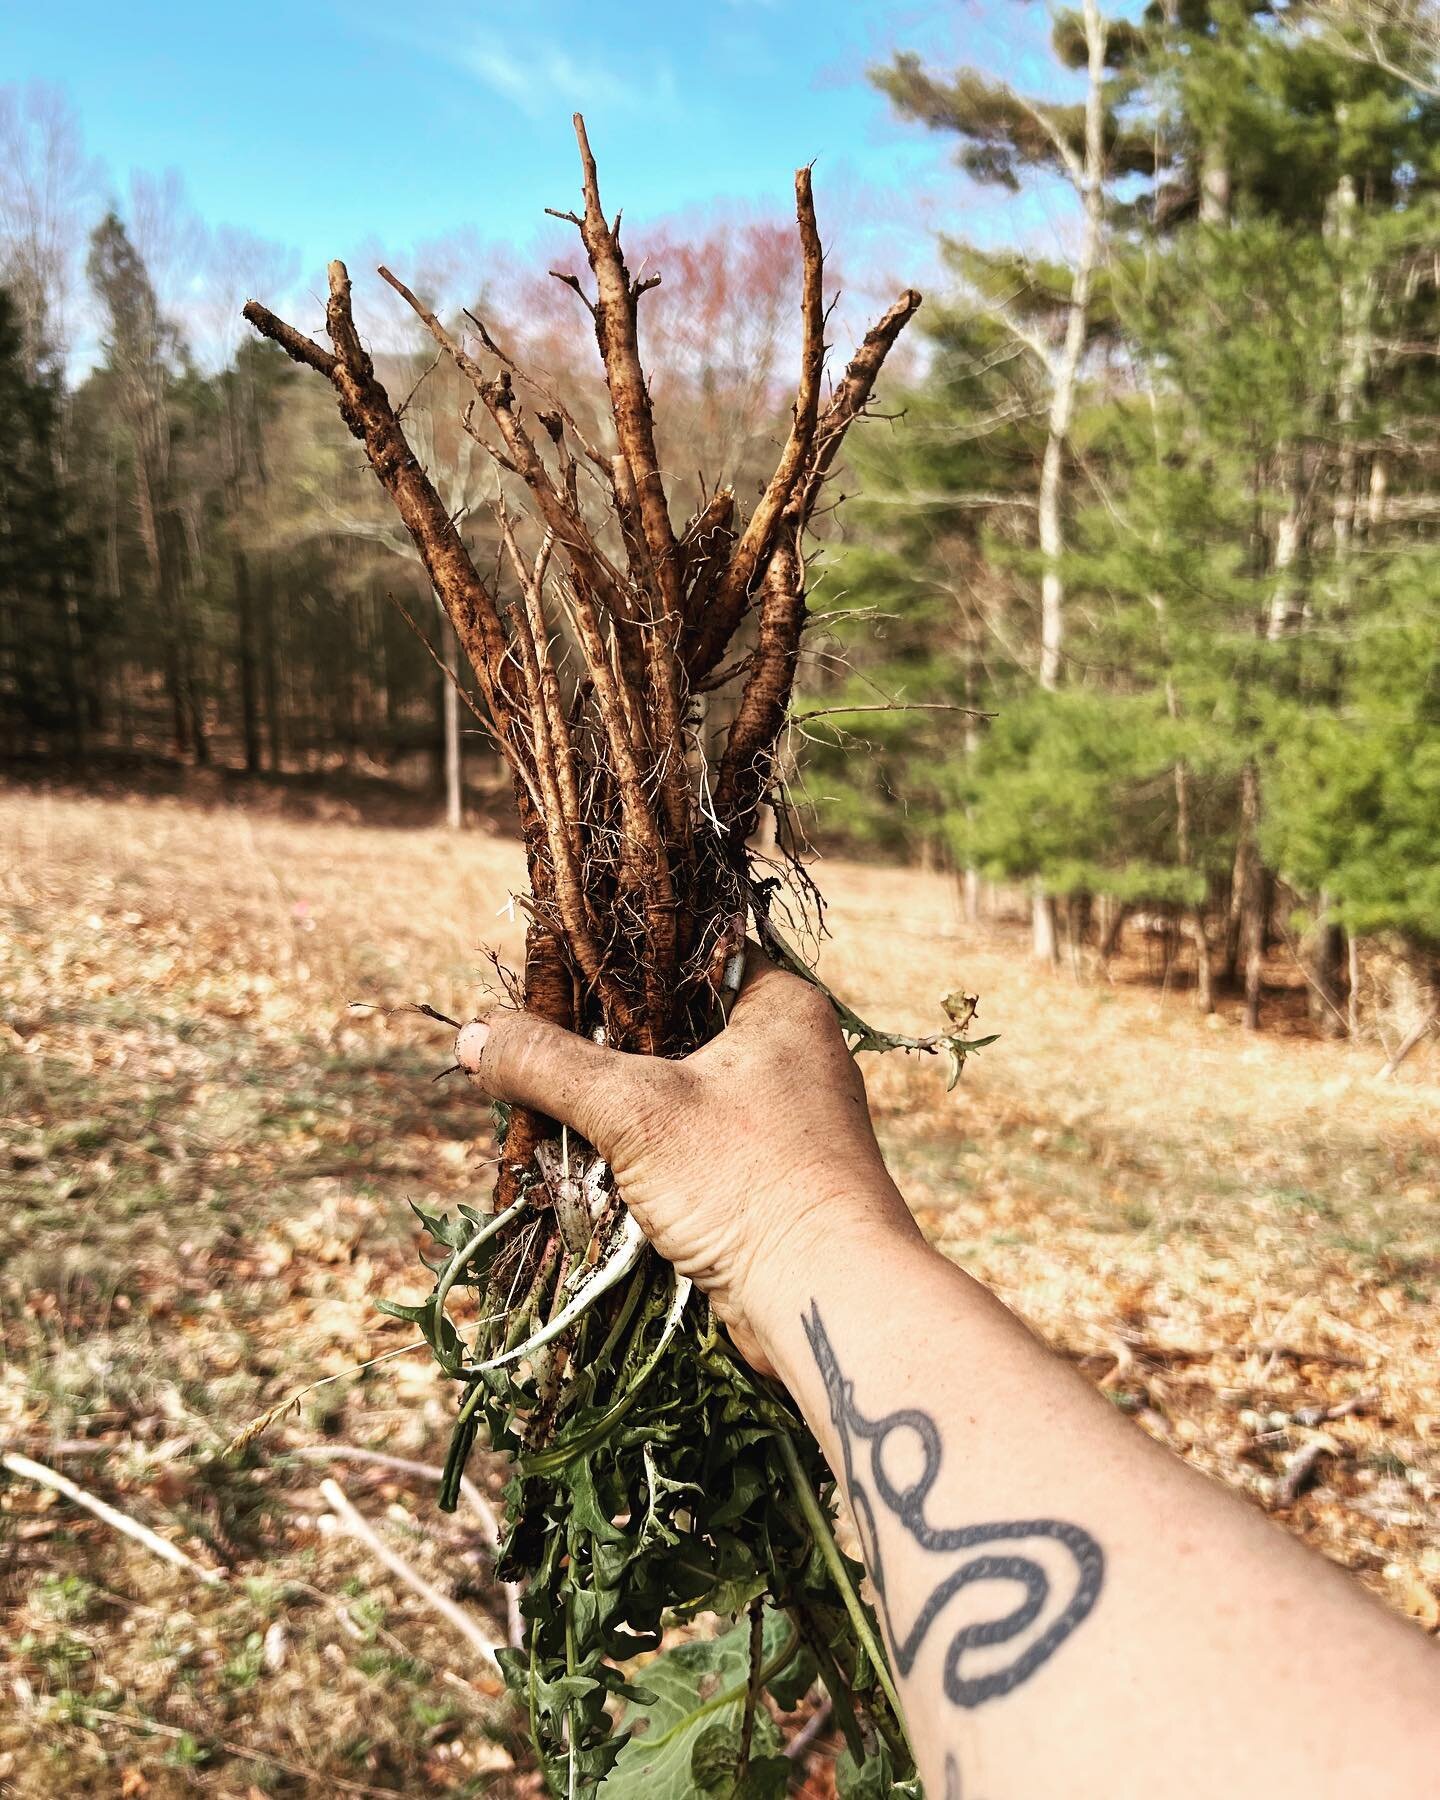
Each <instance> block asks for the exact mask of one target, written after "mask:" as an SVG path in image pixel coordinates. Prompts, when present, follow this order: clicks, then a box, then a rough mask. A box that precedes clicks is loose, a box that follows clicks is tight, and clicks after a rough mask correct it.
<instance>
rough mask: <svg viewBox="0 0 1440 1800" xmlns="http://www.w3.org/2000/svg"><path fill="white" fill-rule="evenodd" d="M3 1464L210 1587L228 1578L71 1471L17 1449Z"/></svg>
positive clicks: (9, 1452)
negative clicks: (113, 1503)
mask: <svg viewBox="0 0 1440 1800" xmlns="http://www.w3.org/2000/svg"><path fill="white" fill-rule="evenodd" d="M0 1468H6V1469H8V1470H9V1471H10V1473H11V1474H12V1475H19V1476H20V1477H21V1478H22V1479H23V1480H25V1481H33V1482H36V1483H38V1484H39V1485H40V1486H41V1487H47V1488H49V1489H50V1490H51V1492H52V1493H56V1494H63V1495H64V1496H65V1498H66V1499H67V1500H73V1501H74V1502H75V1504H76V1505H77V1506H83V1507H84V1508H85V1510H86V1511H87V1512H91V1513H94V1515H95V1517H96V1518H97V1519H101V1520H103V1521H104V1523H105V1524H107V1525H109V1526H110V1527H111V1528H112V1529H113V1530H115V1531H118V1532H121V1533H123V1534H124V1536H126V1537H128V1538H131V1539H133V1541H134V1542H135V1543H137V1544H143V1545H144V1546H145V1548H146V1549H147V1550H149V1551H150V1552H152V1554H153V1555H155V1556H158V1557H161V1558H162V1559H163V1560H164V1561H165V1562H168V1563H170V1564H172V1565H173V1566H174V1567H175V1568H177V1569H185V1570H187V1571H188V1572H189V1573H190V1574H191V1575H193V1576H195V1577H196V1579H197V1580H199V1581H203V1582H204V1583H205V1584H206V1586H207V1587H218V1586H219V1585H220V1584H221V1583H222V1582H223V1581H224V1579H225V1572H224V1570H223V1569H207V1568H206V1567H205V1566H204V1564H203V1563H198V1562H196V1560H195V1558H194V1557H193V1556H187V1555H186V1553H185V1552H184V1551H183V1550H182V1549H181V1548H180V1546H179V1545H178V1544H172V1543H171V1542H170V1541H169V1539H168V1538H163V1537H161V1536H160V1535H159V1533H158V1532H154V1531H152V1530H151V1529H150V1527H149V1526H148V1525H142V1524H141V1523H140V1521H139V1520H138V1519H132V1518H131V1517H130V1515H129V1514H128V1513H123V1512H121V1511H120V1509H119V1508H118V1507H115V1506H111V1504H110V1502H109V1501H108V1500H101V1499H100V1498H99V1497H98V1496H97V1495H95V1494H90V1493H87V1492H86V1491H85V1489H84V1488H82V1487H77V1486H76V1484H75V1483H74V1482H73V1481H72V1480H71V1479H70V1477H69V1476H68V1475H62V1474H60V1472H59V1471H58V1470H56V1469H49V1468H46V1466H45V1464H44V1463H38V1462H32V1461H31V1459H30V1458H29V1457H28V1456H21V1454H20V1453H19V1451H18V1450H7V1451H6V1452H5V1453H4V1455H3V1456H0Z"/></svg>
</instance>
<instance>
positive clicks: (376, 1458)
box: [286, 1444, 525, 1649]
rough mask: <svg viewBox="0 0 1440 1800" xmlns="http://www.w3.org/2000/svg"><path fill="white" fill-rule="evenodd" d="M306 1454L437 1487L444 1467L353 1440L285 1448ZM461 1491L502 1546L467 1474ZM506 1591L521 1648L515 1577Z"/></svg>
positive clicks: (513, 1635)
mask: <svg viewBox="0 0 1440 1800" xmlns="http://www.w3.org/2000/svg"><path fill="white" fill-rule="evenodd" d="M286 1454H287V1455H288V1456H298V1457H303V1458H304V1459H305V1460H306V1461H307V1462H357V1463H369V1464H371V1465H372V1466H373V1467H375V1468H380V1469H393V1470H394V1471H395V1473H396V1474H397V1475H413V1476H414V1477H415V1479H416V1480H417V1481H433V1482H434V1483H435V1485H436V1486H437V1487H438V1486H439V1484H440V1482H441V1481H442V1480H443V1478H444V1474H445V1471H444V1470H443V1469H441V1468H438V1467H437V1466H436V1465H435V1464H434V1463H423V1462H413V1461H412V1460H411V1459H410V1458H409V1457H408V1456H391V1455H390V1454H389V1453H388V1452H386V1451H384V1450H362V1449H360V1448H359V1447H358V1446H356V1445H353V1444H302V1445H301V1446H300V1447H299V1448H298V1449H293V1450H289V1451H287V1452H286ZM460 1492H461V1494H462V1495H463V1497H464V1499H465V1502H466V1504H467V1505H468V1506H469V1508H470V1510H471V1512H473V1513H474V1515H475V1518H476V1520H477V1521H478V1523H479V1526H480V1535H481V1537H483V1538H484V1540H485V1542H486V1544H487V1545H488V1546H489V1548H490V1549H491V1550H492V1551H494V1552H496V1553H498V1552H499V1549H500V1521H499V1519H498V1518H497V1517H496V1514H495V1509H494V1507H493V1506H491V1504H490V1502H489V1501H488V1500H487V1499H486V1498H485V1496H484V1495H483V1494H482V1493H481V1492H480V1489H479V1488H478V1487H477V1486H476V1485H475V1483H474V1482H473V1481H472V1480H471V1479H470V1477H469V1476H468V1475H462V1476H461V1477H460ZM500 1587H501V1590H502V1591H503V1593H504V1595H505V1612H506V1623H507V1626H508V1628H509V1636H510V1644H511V1647H512V1648H513V1649H518V1648H519V1647H520V1645H521V1644H522V1643H524V1641H525V1621H524V1619H523V1618H522V1617H521V1614H520V1590H519V1588H518V1587H516V1585H515V1583H514V1582H513V1581H502V1582H501V1583H500Z"/></svg>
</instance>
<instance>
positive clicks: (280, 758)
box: [259, 557, 285, 775]
mask: <svg viewBox="0 0 1440 1800" xmlns="http://www.w3.org/2000/svg"><path fill="white" fill-rule="evenodd" d="M261 569H262V574H261V577H260V583H259V602H260V652H261V658H260V676H261V689H262V692H263V697H264V703H265V738H266V747H267V749H268V750H269V753H270V773H271V774H272V775H278V774H279V773H280V771H281V768H282V767H283V765H284V761H285V730H284V722H283V719H282V716H281V715H282V711H283V699H284V696H283V693H282V690H281V679H280V645H279V641H278V640H279V628H278V626H277V624H276V612H275V581H274V575H273V571H272V570H271V568H270V562H269V558H268V557H266V558H264V559H263V560H262V563H261Z"/></svg>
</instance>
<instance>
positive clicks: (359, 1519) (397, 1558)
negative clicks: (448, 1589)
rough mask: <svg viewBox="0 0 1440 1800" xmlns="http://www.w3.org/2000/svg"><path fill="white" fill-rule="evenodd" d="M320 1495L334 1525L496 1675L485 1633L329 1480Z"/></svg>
mask: <svg viewBox="0 0 1440 1800" xmlns="http://www.w3.org/2000/svg"><path fill="white" fill-rule="evenodd" d="M320 1492H321V1493H322V1494H323V1495H324V1496H325V1501H326V1504H327V1505H328V1506H329V1507H330V1509H331V1511H332V1512H333V1513H334V1515H335V1518H336V1521H337V1523H338V1525H339V1526H340V1528H342V1529H343V1530H344V1531H345V1532H346V1533H347V1534H348V1535H349V1536H351V1537H353V1538H355V1539H357V1540H358V1541H359V1542H360V1543H362V1544H364V1546H365V1548H366V1549H367V1550H368V1551H369V1552H370V1553H371V1555H372V1556H373V1557H375V1559H376V1561H377V1562H381V1563H383V1564H384V1565H385V1567H386V1568H387V1569H388V1570H389V1571H390V1573H391V1574H392V1575H394V1576H395V1577H396V1579H397V1580H399V1581H403V1582H404V1583H405V1585H406V1587H408V1588H409V1589H410V1591H411V1593H413V1594H415V1595H417V1596H418V1597H419V1598H420V1599H421V1600H423V1601H424V1602H425V1604H426V1606H428V1607H429V1608H430V1610H431V1611H432V1612H435V1613H438V1614H439V1615H440V1617H441V1618H442V1619H444V1620H445V1621H446V1622H447V1624H450V1625H452V1626H453V1627H454V1628H455V1630H456V1631H458V1632H459V1633H460V1635H461V1636H462V1637H463V1638H464V1639H465V1640H466V1642H467V1643H468V1644H469V1645H470V1647H471V1649H472V1650H474V1651H475V1652H476V1654H477V1655H478V1656H479V1657H480V1658H481V1660H482V1661H483V1662H486V1663H488V1664H489V1665H490V1667H491V1668H492V1669H493V1670H494V1671H495V1673H496V1674H499V1673H500V1672H501V1671H500V1662H499V1659H498V1657H497V1656H496V1654H495V1652H496V1650H497V1649H498V1648H499V1646H498V1645H495V1644H492V1643H491V1642H490V1640H489V1638H488V1637H486V1635H485V1633H484V1632H483V1631H482V1630H481V1629H480V1627H479V1626H478V1625H477V1624H476V1623H475V1621H474V1620H473V1619H472V1618H471V1617H470V1615H469V1613H467V1612H466V1611H465V1609H464V1607H463V1606H457V1605H456V1603H455V1602H454V1601H453V1600H452V1599H450V1597H449V1596H448V1595H447V1594H442V1593H441V1592H440V1591H439V1590H438V1589H437V1588H434V1587H432V1586H431V1585H430V1583H429V1582H428V1581H427V1580H426V1579H425V1577H424V1576H423V1575H422V1574H421V1573H420V1571H419V1570H418V1569H417V1568H415V1567H414V1566H413V1565H412V1564H411V1563H408V1562H406V1560H405V1558H404V1557H403V1556H401V1555H400V1554H399V1552H398V1551H395V1550H392V1549H391V1548H390V1546H389V1545H388V1544H387V1543H386V1542H385V1540H384V1539H383V1538H382V1537H381V1536H380V1535H379V1533H378V1532H377V1531H376V1530H375V1528H374V1526H372V1525H371V1524H370V1522H369V1520H368V1519H366V1517H365V1515H364V1514H363V1513H362V1512H360V1511H359V1509H358V1508H357V1507H356V1506H355V1505H354V1503H353V1502H352V1501H351V1500H350V1498H349V1496H348V1495H347V1494H346V1492H345V1490H344V1489H343V1488H342V1487H341V1486H340V1484H339V1482H338V1481H335V1480H334V1479H332V1477H330V1476H328V1475H327V1476H326V1477H325V1479H324V1480H323V1481H322V1482H321V1483H320Z"/></svg>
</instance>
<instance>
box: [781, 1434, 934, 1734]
mask: <svg viewBox="0 0 1440 1800" xmlns="http://www.w3.org/2000/svg"><path fill="white" fill-rule="evenodd" d="M778 1442H779V1446H780V1459H781V1461H782V1462H783V1463H784V1464H785V1473H786V1474H787V1475H788V1476H789V1478H790V1486H791V1487H792V1488H793V1489H794V1491H795V1498H796V1499H797V1500H798V1501H799V1502H800V1510H801V1512H803V1513H804V1515H805V1522H806V1523H807V1524H808V1525H809V1527H810V1529H811V1531H812V1532H813V1533H814V1534H815V1542H816V1543H817V1544H818V1545H819V1546H820V1554H821V1555H822V1556H823V1557H824V1558H825V1565H826V1567H827V1568H828V1569H829V1571H830V1574H831V1577H832V1579H833V1580H834V1582H835V1585H836V1587H837V1588H839V1590H840V1598H841V1599H842V1600H843V1601H844V1603H845V1610H846V1612H847V1613H849V1615H850V1623H851V1624H852V1625H853V1626H854V1627H855V1635H856V1637H858V1638H859V1640H860V1644H861V1647H862V1648H863V1649H864V1651H865V1654H866V1655H867V1656H868V1657H869V1658H870V1660H871V1662H872V1663H873V1664H874V1665H875V1673H876V1675H877V1676H878V1677H879V1681H880V1685H881V1687H882V1688H884V1690H885V1698H886V1699H887V1700H888V1701H889V1702H890V1705H891V1707H892V1708H893V1709H894V1713H895V1718H896V1721H897V1722H898V1724H899V1725H900V1728H901V1730H902V1731H903V1730H904V1728H905V1715H904V1714H903V1713H902V1712H901V1710H900V1696H899V1694H898V1693H897V1692H896V1689H895V1682H894V1678H893V1677H892V1676H891V1673H890V1665H889V1663H888V1662H887V1661H886V1658H885V1652H884V1651H883V1650H882V1649H881V1647H880V1644H879V1641H878V1639H877V1638H876V1636H875V1630H874V1627H873V1626H872V1625H871V1623H870V1616H869V1614H868V1613H867V1612H866V1610H865V1603H864V1601H862V1600H861V1598H860V1596H859V1594H858V1593H857V1592H856V1591H855V1584H854V1583H853V1582H852V1581H851V1579H850V1571H849V1570H848V1569H847V1568H846V1567H845V1559H844V1557H843V1556H842V1555H841V1554H840V1546H839V1545H838V1544H837V1543H836V1542H835V1534H834V1532H832V1531H831V1529H830V1521H829V1520H828V1519H827V1518H826V1517H825V1509H824V1507H823V1506H821V1504H820V1502H819V1500H818V1499H817V1497H816V1494H815V1490H814V1489H813V1488H812V1487H811V1485H810V1482H809V1480H808V1479H807V1477H806V1474H805V1470H804V1468H803V1467H802V1466H801V1463H800V1453H799V1452H798V1451H797V1450H796V1448H795V1440H794V1439H793V1438H792V1437H791V1436H790V1435H789V1434H788V1433H786V1432H782V1433H780V1434H779V1438H778Z"/></svg>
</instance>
